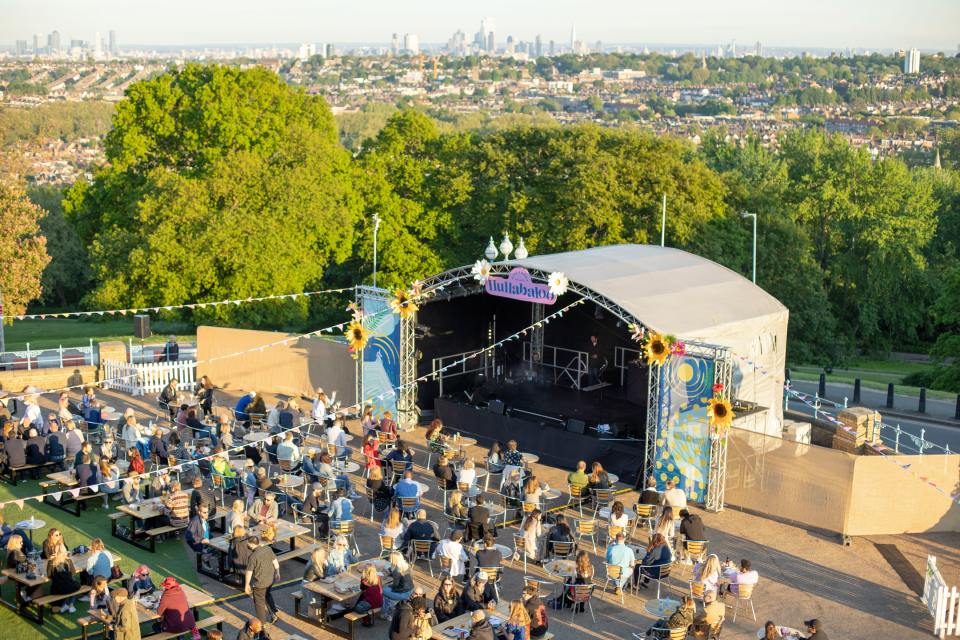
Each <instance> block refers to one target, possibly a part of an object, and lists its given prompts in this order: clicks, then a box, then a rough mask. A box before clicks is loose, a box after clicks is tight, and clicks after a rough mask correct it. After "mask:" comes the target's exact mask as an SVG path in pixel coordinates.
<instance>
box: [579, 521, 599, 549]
mask: <svg viewBox="0 0 960 640" xmlns="http://www.w3.org/2000/svg"><path fill="white" fill-rule="evenodd" d="M574 524H575V530H574V534H575V535H576V536H577V542H579V541H580V540H582V539H584V538H590V542H592V543H593V552H594V553H596V552H597V521H596V520H575V521H574Z"/></svg>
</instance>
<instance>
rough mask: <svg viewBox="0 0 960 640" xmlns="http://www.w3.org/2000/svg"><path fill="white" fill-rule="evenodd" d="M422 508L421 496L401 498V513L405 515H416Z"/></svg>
mask: <svg viewBox="0 0 960 640" xmlns="http://www.w3.org/2000/svg"><path fill="white" fill-rule="evenodd" d="M419 509H420V499H419V498H406V497H402V498H400V515H402V516H403V517H405V518H407V517H416V516H417V511H418V510H419Z"/></svg>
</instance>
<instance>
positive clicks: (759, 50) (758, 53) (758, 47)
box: [753, 40, 763, 58]
mask: <svg viewBox="0 0 960 640" xmlns="http://www.w3.org/2000/svg"><path fill="white" fill-rule="evenodd" d="M753 53H754V55H755V56H757V57H758V58H762V57H763V45H762V44H760V41H759V40H757V44H756V45H754V49H753Z"/></svg>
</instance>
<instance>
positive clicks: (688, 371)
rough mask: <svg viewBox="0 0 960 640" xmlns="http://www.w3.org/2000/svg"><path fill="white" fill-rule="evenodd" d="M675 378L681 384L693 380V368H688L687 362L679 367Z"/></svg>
mask: <svg viewBox="0 0 960 640" xmlns="http://www.w3.org/2000/svg"><path fill="white" fill-rule="evenodd" d="M677 377H678V378H680V381H681V382H690V380H692V379H693V367H691V366H690V363H689V362H684V363H683V364H681V365H680V368H679V369H677Z"/></svg>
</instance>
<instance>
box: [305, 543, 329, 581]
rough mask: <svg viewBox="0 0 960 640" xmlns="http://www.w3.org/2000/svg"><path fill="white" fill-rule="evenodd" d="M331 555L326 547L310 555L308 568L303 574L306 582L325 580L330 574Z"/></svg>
mask: <svg viewBox="0 0 960 640" xmlns="http://www.w3.org/2000/svg"><path fill="white" fill-rule="evenodd" d="M328 563H329V554H328V553H327V550H326V548H325V547H317V548H316V549H314V551H313V553H311V554H310V561H309V562H307V568H306V570H305V571H304V572H303V581H304V582H313V581H314V580H319V579H320V578H325V577H326V576H327V572H328V566H329V565H328Z"/></svg>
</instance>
